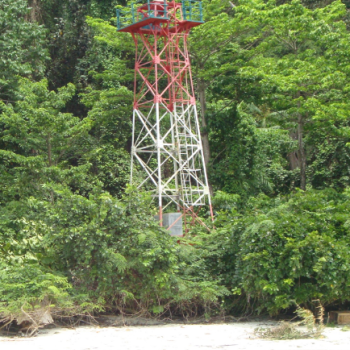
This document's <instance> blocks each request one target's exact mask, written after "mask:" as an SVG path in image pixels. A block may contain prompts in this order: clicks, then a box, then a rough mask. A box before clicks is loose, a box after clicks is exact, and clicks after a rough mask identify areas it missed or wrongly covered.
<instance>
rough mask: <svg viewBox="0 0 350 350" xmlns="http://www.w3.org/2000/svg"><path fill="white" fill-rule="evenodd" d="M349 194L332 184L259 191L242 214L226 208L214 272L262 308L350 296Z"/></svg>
mask: <svg viewBox="0 0 350 350" xmlns="http://www.w3.org/2000/svg"><path fill="white" fill-rule="evenodd" d="M349 199H350V197H349V194H348V191H345V192H344V193H343V194H339V193H337V192H336V191H334V190H330V189H328V190H324V191H311V190H310V191H308V192H307V193H304V192H302V191H300V192H297V193H294V194H292V195H289V196H287V197H286V198H276V199H270V198H268V197H266V196H265V195H260V196H258V197H256V198H254V199H251V200H250V201H249V203H248V205H247V208H246V210H245V211H244V212H243V215H238V213H237V212H236V211H235V210H234V209H233V210H232V212H231V214H230V213H226V214H225V213H224V214H223V215H224V223H223V224H222V228H220V229H218V235H219V237H216V238H215V240H220V242H221V243H220V244H219V248H218V250H219V251H221V252H222V255H221V256H220V260H219V261H220V262H219V264H218V265H217V266H214V267H213V268H214V271H215V273H216V274H223V276H224V280H225V284H226V285H227V286H229V288H231V289H233V290H234V293H235V294H242V293H243V294H245V295H246V297H247V300H248V307H252V308H253V309H255V310H257V311H259V312H261V311H263V310H268V311H269V312H270V313H271V314H276V313H277V312H278V311H279V310H281V309H286V308H289V307H290V306H291V305H292V304H293V303H294V302H297V303H298V304H304V305H305V304H307V303H311V301H312V300H314V299H320V301H321V303H322V304H323V305H327V304H332V303H333V302H335V301H336V300H337V301H340V302H341V301H345V300H348V299H349V293H350V289H349V286H350V280H349V276H350V275H349V266H350V265H349V259H350V255H349V244H350V241H349V225H348V216H349V209H348V208H349ZM219 217H220V216H219Z"/></svg>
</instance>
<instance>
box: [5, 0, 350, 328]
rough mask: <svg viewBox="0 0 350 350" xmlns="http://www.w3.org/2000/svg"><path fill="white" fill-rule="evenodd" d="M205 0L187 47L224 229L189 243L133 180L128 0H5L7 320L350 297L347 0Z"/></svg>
mask: <svg viewBox="0 0 350 350" xmlns="http://www.w3.org/2000/svg"><path fill="white" fill-rule="evenodd" d="M203 3H204V9H205V22H206V23H205V24H203V25H201V26H198V27H196V28H193V30H192V31H191V35H190V37H189V48H190V53H191V65H192V72H193V79H194V85H195V91H196V94H197V99H198V107H199V108H198V110H199V112H200V125H201V132H202V139H203V150H204V152H205V155H206V157H207V161H208V169H209V177H210V180H211V183H212V188H213V190H214V191H215V192H216V195H215V197H214V200H213V203H214V210H215V213H216V216H217V217H216V222H215V225H216V227H217V230H213V231H212V232H210V233H208V232H207V231H205V232H201V229H199V228H197V229H195V230H193V235H192V236H191V235H188V236H187V238H184V239H181V240H180V244H178V243H177V241H176V240H175V239H174V238H171V237H169V235H168V233H167V232H164V230H162V229H161V228H159V227H158V225H157V223H156V221H155V220H153V219H152V216H154V214H155V212H154V210H153V209H152V208H153V204H152V201H151V199H150V198H149V197H148V195H147V194H145V193H138V192H137V191H136V190H135V189H127V190H126V184H127V183H128V178H129V167H130V161H129V160H130V155H129V148H130V135H131V122H130V120H131V118H130V116H131V110H132V95H133V93H132V91H133V79H134V75H133V62H134V44H133V41H132V38H131V36H130V35H127V34H125V33H117V32H116V28H115V27H114V25H113V24H112V23H114V19H113V18H112V17H113V16H114V8H115V6H117V5H120V3H119V2H118V1H116V0H103V1H97V0H87V1H85V0H84V1H83V0H70V1H68V0H45V1H44V0H42V1H28V2H27V1H25V0H13V1H9V0H3V1H1V4H0V18H1V20H0V48H1V50H0V68H1V69H0V71H1V73H0V98H1V101H2V102H1V104H0V183H1V188H0V269H1V271H2V272H1V273H0V315H1V317H0V319H2V320H3V321H2V322H5V321H4V320H5V319H6V320H7V321H10V320H12V319H17V321H18V320H21V319H23V317H27V316H25V315H26V314H28V315H31V316H30V317H33V316H34V315H37V312H39V311H38V310H41V309H43V308H48V309H49V310H50V312H51V313H53V314H54V313H55V312H66V313H67V315H72V314H74V312H79V313H83V312H99V311H101V310H104V309H109V310H112V311H117V310H119V311H121V312H125V313H132V312H137V311H142V312H145V313H153V314H156V315H164V314H167V313H168V312H170V311H171V313H172V314H179V315H185V316H193V315H196V314H200V313H205V314H210V313H217V312H221V311H223V310H226V311H227V310H229V311H230V310H231V311H232V310H235V311H237V312H238V311H240V312H242V311H247V310H249V311H251V310H253V311H257V312H262V311H263V310H268V311H269V312H270V313H272V314H275V313H277V312H278V311H279V310H282V309H286V308H289V307H290V306H291V305H293V303H294V302H295V301H296V302H297V303H300V304H309V303H310V302H311V301H312V300H313V299H315V298H319V299H320V300H321V302H322V303H324V304H326V305H328V304H332V303H341V302H343V301H348V300H349V297H350V296H349V285H350V282H349V269H348V266H349V259H350V257H349V254H348V251H349V227H350V225H349V222H348V221H349V220H348V214H349V213H348V209H347V208H348V207H349V193H348V190H347V188H348V187H349V184H350V183H349V167H350V158H349V152H348V147H349V144H350V134H349V130H350V129H349V112H348V111H349V102H348V101H349V96H348V94H349V84H348V81H349V57H350V55H349V45H348V43H349V39H350V38H349V28H350V26H349V23H350V20H349V12H348V11H347V10H346V9H347V8H349V2H348V1H343V2H341V1H339V0H336V1H331V0H330V1H323V0H319V1H309V0H304V1H297V0H291V1H289V0H288V1H287V0H286V1H284V0H280V1H263V0H240V1H239V2H235V4H234V5H235V6H234V5H233V3H232V2H231V1H226V0H225V1H221V0H220V1H219V0H212V1H209V0H208V1H207V0H205V1H203ZM49 58H50V59H49ZM43 77H46V79H43ZM42 79H43V80H42ZM297 187H300V188H303V189H305V190H307V191H306V192H301V191H296V190H295V189H296V188H297ZM312 188H314V190H313V189H312ZM202 212H204V209H203V211H202ZM228 290H229V291H231V292H232V293H231V292H230V293H231V294H230V295H229V293H228ZM27 319H28V317H27ZM38 322H39V321H38Z"/></svg>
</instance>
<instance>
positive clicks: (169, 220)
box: [155, 213, 183, 237]
mask: <svg viewBox="0 0 350 350" xmlns="http://www.w3.org/2000/svg"><path fill="white" fill-rule="evenodd" d="M181 215H182V214H181V213H166V214H163V227H164V228H168V227H169V226H171V225H172V224H173V223H174V222H175V221H176V220H177V219H178V218H179V217H180V216H181ZM155 219H156V220H158V221H159V215H156V216H155ZM169 234H170V236H177V237H182V235H183V231H182V217H180V219H179V220H177V222H176V223H175V224H174V225H173V226H172V227H171V228H170V229H169Z"/></svg>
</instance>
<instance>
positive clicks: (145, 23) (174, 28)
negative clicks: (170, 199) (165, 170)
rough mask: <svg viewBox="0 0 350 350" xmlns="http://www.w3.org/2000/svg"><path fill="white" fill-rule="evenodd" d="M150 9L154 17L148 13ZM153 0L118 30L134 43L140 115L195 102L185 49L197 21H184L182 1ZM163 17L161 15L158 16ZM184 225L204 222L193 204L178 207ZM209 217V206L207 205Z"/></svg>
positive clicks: (161, 216) (160, 210) (161, 218)
mask: <svg viewBox="0 0 350 350" xmlns="http://www.w3.org/2000/svg"><path fill="white" fill-rule="evenodd" d="M150 9H151V10H152V11H153V16H154V17H157V16H158V18H154V17H149V13H150ZM164 11H165V10H164V2H153V3H149V4H144V5H141V6H140V7H138V8H137V16H138V17H137V18H138V19H139V20H138V22H136V23H134V24H132V25H129V26H127V27H125V28H123V29H121V30H119V31H121V32H129V33H131V35H132V37H133V40H134V43H135V46H136V53H135V57H136V60H135V80H134V103H133V105H134V109H138V110H142V112H143V113H144V115H148V113H151V111H152V108H154V104H157V103H158V104H160V107H159V108H160V109H162V108H163V109H164V110H166V109H167V110H168V111H170V112H172V111H173V110H174V105H175V104H176V105H183V106H185V105H189V104H190V105H195V104H196V99H195V95H194V88H193V80H192V74H191V64H190V57H189V52H188V49H187V39H188V35H189V32H190V29H191V28H193V27H195V26H198V25H200V24H202V23H201V22H194V21H186V20H184V16H183V14H182V4H181V3H176V2H175V1H168V2H167V3H166V13H167V16H168V17H167V18H166V17H164V13H165V12H164ZM159 17H163V18H159ZM182 210H183V216H184V223H185V227H186V225H187V221H186V215H189V216H191V218H192V220H191V222H192V224H193V223H194V222H195V221H197V222H200V223H201V224H202V225H204V226H206V225H205V224H204V223H203V222H202V221H201V220H200V219H199V218H198V216H197V214H196V213H195V212H194V210H193V207H190V208H185V207H182ZM210 214H211V217H212V219H213V210H212V207H211V205H210ZM159 220H160V226H162V225H163V214H162V206H161V201H160V203H159Z"/></svg>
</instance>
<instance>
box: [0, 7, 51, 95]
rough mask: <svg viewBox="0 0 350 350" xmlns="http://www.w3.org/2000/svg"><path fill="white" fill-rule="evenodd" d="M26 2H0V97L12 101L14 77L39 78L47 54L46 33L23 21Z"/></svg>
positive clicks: (27, 10) (42, 71) (36, 25)
mask: <svg viewBox="0 0 350 350" xmlns="http://www.w3.org/2000/svg"><path fill="white" fill-rule="evenodd" d="M28 14H29V9H28V4H27V1H26V0H2V1H1V3H0V18H1V20H0V98H1V99H2V100H8V99H12V98H13V92H14V90H15V86H16V80H17V79H16V75H20V76H26V77H34V78H38V77H39V78H40V77H42V76H43V73H44V70H45V64H46V60H47V59H48V55H47V54H48V52H47V50H46V49H45V46H44V42H45V34H46V30H45V28H44V27H43V26H39V25H38V24H36V23H31V22H28V21H27V20H26V16H27V15H28Z"/></svg>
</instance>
